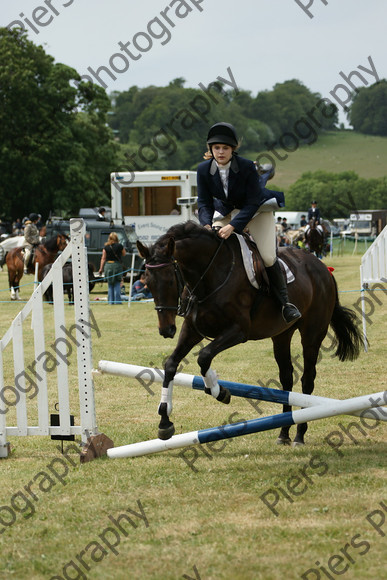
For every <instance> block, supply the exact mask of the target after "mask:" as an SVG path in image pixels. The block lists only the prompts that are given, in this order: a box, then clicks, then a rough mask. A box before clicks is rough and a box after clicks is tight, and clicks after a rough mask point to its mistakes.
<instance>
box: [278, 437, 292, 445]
mask: <svg viewBox="0 0 387 580" xmlns="http://www.w3.org/2000/svg"><path fill="white" fill-rule="evenodd" d="M291 442H292V440H291V439H289V438H288V439H285V438H284V437H278V439H277V441H276V444H277V445H290V444H291Z"/></svg>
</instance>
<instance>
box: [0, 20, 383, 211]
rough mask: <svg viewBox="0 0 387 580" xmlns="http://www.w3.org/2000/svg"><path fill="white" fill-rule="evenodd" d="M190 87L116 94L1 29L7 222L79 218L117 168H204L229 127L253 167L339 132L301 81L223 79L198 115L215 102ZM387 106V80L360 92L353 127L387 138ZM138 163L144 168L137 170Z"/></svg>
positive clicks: (1, 147) (377, 187) (0, 112)
mask: <svg viewBox="0 0 387 580" xmlns="http://www.w3.org/2000/svg"><path fill="white" fill-rule="evenodd" d="M184 84H185V80H184V79H183V78H177V79H174V80H172V81H171V82H170V83H169V84H168V86H165V87H156V86H148V87H144V88H139V87H137V86H132V87H130V88H129V89H128V90H127V91H123V92H114V93H112V94H111V95H109V96H108V95H107V94H106V92H105V90H104V89H103V88H102V87H100V86H98V85H96V84H93V83H91V82H85V81H83V80H82V79H81V77H80V75H79V74H78V72H77V71H76V70H74V69H72V68H71V67H68V66H66V65H63V64H60V63H56V62H55V61H54V59H53V58H52V57H51V56H50V55H48V54H47V53H46V52H45V50H44V49H43V47H42V46H38V45H35V44H34V43H33V42H32V41H30V40H28V38H27V34H26V32H25V31H23V30H21V29H17V28H14V29H13V30H8V29H6V28H0V126H1V132H0V196H1V199H2V205H1V210H0V217H2V218H3V219H4V218H8V219H15V218H17V217H23V216H24V215H27V214H28V213H30V212H38V213H41V214H42V215H43V216H44V217H48V215H49V213H50V212H54V213H57V214H60V215H76V214H77V213H78V211H79V208H80V207H86V206H96V205H104V204H106V205H109V204H110V182H109V174H110V173H111V172H112V171H122V170H151V169H153V170H157V169H193V170H194V169H196V166H197V164H198V163H199V162H200V161H201V160H202V156H203V153H204V151H205V139H206V135H207V131H208V128H209V126H210V125H211V124H213V123H215V122H217V121H219V120H222V121H226V122H230V123H232V124H234V125H235V126H236V127H237V129H238V132H239V135H240V136H241V138H242V147H243V149H242V153H243V155H245V156H249V157H251V158H252V159H255V158H256V157H257V155H258V153H259V152H261V151H265V150H268V149H270V147H271V146H273V143H276V142H277V141H279V142H280V143H281V146H283V147H286V143H287V144H288V146H289V147H292V146H293V145H292V144H291V139H292V137H291V135H293V138H294V135H295V134H296V138H297V146H298V145H303V144H304V143H305V144H312V143H313V142H314V141H315V140H316V139H317V135H318V134H319V133H321V132H323V131H327V130H333V129H335V130H336V129H337V123H338V115H337V109H336V107H335V106H334V105H331V107H330V108H329V109H328V108H327V107H324V105H323V101H324V100H323V99H321V95H320V94H319V93H313V92H312V91H310V90H309V89H308V88H307V87H306V86H305V85H304V84H303V83H302V82H301V81H299V80H297V79H292V80H288V81H285V82H283V83H278V84H276V85H275V86H274V87H273V89H271V90H267V91H262V92H260V93H258V94H257V95H253V94H252V93H251V91H248V90H237V89H230V88H228V87H226V86H225V85H224V84H222V83H221V82H218V81H217V82H215V83H213V85H212V86H210V87H208V90H207V95H206V96H207V100H208V101H209V102H210V103H211V106H210V107H207V108H206V110H204V109H200V107H197V106H196V107H195V106H193V103H198V102H200V99H203V98H204V96H205V93H204V92H203V90H202V89H199V88H198V89H194V88H185V87H184ZM208 91H211V94H212V98H209V97H208V95H209V93H208ZM386 97H387V81H380V82H378V83H376V84H375V85H372V86H371V87H369V88H362V89H360V90H359V91H358V92H357V93H356V94H354V96H353V103H352V106H351V108H350V110H349V119H350V122H351V123H352V124H353V127H354V128H355V130H357V131H360V132H364V133H370V134H375V135H387V121H386V119H387V115H386V113H387V111H386V108H387V98H386ZM289 139H290V141H289ZM289 150H290V149H289ZM134 163H137V165H138V167H131V166H130V164H132V165H133V164H134ZM355 176H356V174H352V177H351V178H347V177H345V178H342V179H340V180H337V179H336V178H330V181H329V186H332V187H333V188H338V189H337V191H338V192H339V191H341V188H342V187H343V186H342V185H340V186H339V185H338V184H339V182H340V184H341V183H342V182H345V183H346V185H347V186H351V187H353V188H355V189H356V188H360V189H361V188H362V187H363V186H364V183H363V182H362V183H361V184H360V183H359V182H360V181H361V180H359V178H358V177H357V176H356V178H355ZM324 179H325V178H324ZM324 179H323V178H322V176H321V173H318V175H317V176H315V177H313V176H311V175H309V174H308V176H307V177H305V176H303V178H302V181H303V182H307V187H309V186H310V187H312V191H314V192H316V196H318V197H319V198H321V196H322V195H323V186H324V184H325V185H326V182H325V181H324ZM363 181H365V180H363ZM368 181H372V184H371V185H370V184H367V187H366V188H365V191H368V192H370V191H371V193H372V195H371V197H368V200H364V203H365V205H366V206H368V207H369V208H370V207H372V206H371V205H370V204H371V203H372V204H379V203H383V204H384V205H385V206H386V205H387V203H386V201H385V193H384V192H385V183H382V182H381V183H374V182H373V181H375V180H368ZM376 181H378V180H376ZM379 181H380V180H379ZM382 181H383V180H382ZM383 188H384V189H383ZM320 190H321V193H318V192H320ZM304 191H305V187H304V185H302V184H299V183H297V184H294V186H293V187H292V188H291V190H290V191H289V193H288V195H287V202H288V205H289V209H290V207H291V204H293V202H294V203H297V206H298V207H300V204H301V205H303V203H301V201H302V200H303V197H302V196H303V195H304ZM335 191H336V189H335ZM354 191H355V190H354ZM356 191H357V190H356ZM297 196H300V198H299V202H298V201H297V202H296V198H297ZM310 196H311V193H310V192H309V193H308V199H310ZM371 200H372V201H371ZM359 203H360V193H359Z"/></svg>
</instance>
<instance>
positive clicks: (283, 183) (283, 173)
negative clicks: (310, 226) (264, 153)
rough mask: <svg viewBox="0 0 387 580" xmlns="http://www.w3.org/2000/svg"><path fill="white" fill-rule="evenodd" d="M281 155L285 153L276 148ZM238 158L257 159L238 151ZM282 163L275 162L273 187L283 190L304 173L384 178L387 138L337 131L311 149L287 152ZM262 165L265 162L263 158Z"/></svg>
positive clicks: (254, 156)
mask: <svg viewBox="0 0 387 580" xmlns="http://www.w3.org/2000/svg"><path fill="white" fill-rule="evenodd" d="M276 149H278V151H279V153H280V155H281V156H285V155H286V152H285V151H283V150H282V149H281V148H280V147H279V146H276ZM241 155H243V156H245V157H248V158H251V159H256V157H257V155H256V153H254V152H245V151H241ZM287 155H288V157H287V159H285V160H284V161H279V160H276V175H275V185H276V187H278V188H282V189H284V190H285V191H286V189H287V188H288V187H289V186H290V185H292V184H293V183H294V182H295V181H297V179H299V178H300V177H301V175H302V174H303V173H305V172H307V171H318V170H322V171H328V172H332V173H339V172H341V171H355V172H356V173H357V174H358V175H359V176H360V177H364V178H365V179H370V178H372V177H384V176H385V175H386V157H387V139H386V138H385V137H376V136H372V135H362V134H360V133H355V132H354V131H336V132H333V131H332V132H328V133H325V134H322V135H320V136H319V137H318V139H317V141H316V142H315V143H314V144H313V145H311V146H302V147H299V148H298V149H297V150H296V151H295V152H294V153H288V154H287ZM261 162H262V163H266V162H268V160H266V159H265V158H262V161H261Z"/></svg>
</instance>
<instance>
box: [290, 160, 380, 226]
mask: <svg viewBox="0 0 387 580" xmlns="http://www.w3.org/2000/svg"><path fill="white" fill-rule="evenodd" d="M312 199H317V201H318V205H319V207H320V211H321V214H322V216H323V218H325V219H333V218H339V217H344V218H346V217H348V216H349V215H350V214H351V213H356V212H357V211H361V210H364V209H382V208H384V207H386V206H387V180H386V178H384V177H382V178H379V179H375V178H374V179H364V178H360V177H359V176H358V175H357V173H355V172H354V171H343V172H341V173H328V172H327V171H315V172H307V173H304V174H303V175H302V176H301V177H300V179H298V180H297V181H296V182H295V183H294V184H293V185H291V186H290V188H289V190H288V192H287V194H286V209H287V210H291V211H299V210H300V209H302V210H304V209H306V208H308V207H309V206H310V202H311V200H312Z"/></svg>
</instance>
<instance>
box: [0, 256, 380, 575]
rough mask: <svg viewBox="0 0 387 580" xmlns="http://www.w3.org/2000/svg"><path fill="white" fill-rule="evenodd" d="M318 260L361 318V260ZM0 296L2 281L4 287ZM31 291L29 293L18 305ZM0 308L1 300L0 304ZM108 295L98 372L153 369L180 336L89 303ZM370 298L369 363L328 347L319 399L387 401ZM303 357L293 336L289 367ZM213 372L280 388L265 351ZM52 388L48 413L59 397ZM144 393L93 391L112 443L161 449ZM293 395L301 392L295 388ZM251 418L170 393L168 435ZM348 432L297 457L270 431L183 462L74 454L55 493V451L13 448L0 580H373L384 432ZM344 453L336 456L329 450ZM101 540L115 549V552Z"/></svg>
mask: <svg viewBox="0 0 387 580" xmlns="http://www.w3.org/2000/svg"><path fill="white" fill-rule="evenodd" d="M325 262H326V263H327V265H331V266H333V267H334V268H335V276H336V279H337V281H338V284H339V289H340V291H341V292H340V299H341V302H342V304H344V305H346V306H349V307H353V306H355V307H356V306H357V309H358V305H359V303H360V302H359V296H360V293H359V286H360V282H359V264H360V255H359V254H354V255H351V254H344V255H338V254H337V253H335V254H334V255H333V257H332V258H328V259H326V260H325ZM6 286H7V283H6V273H5V272H3V273H0V290H4V289H6ZM28 294H29V291H27V288H24V289H23V294H22V295H23V297H26V296H27V295H28ZM5 296H7V293H4V294H3V293H2V297H3V298H2V299H3V300H4V297H5ZM104 296H106V294H105V290H104V289H103V288H102V287H101V286H97V287H96V288H95V290H94V291H93V293H92V295H91V298H92V301H91V308H92V310H93V313H94V316H95V318H96V320H97V323H98V327H99V330H100V332H101V336H100V338H97V336H96V334H95V333H94V336H93V360H94V365H97V362H98V360H100V359H107V360H116V361H122V362H132V363H135V364H138V365H144V366H148V365H150V366H154V365H157V366H161V365H162V361H163V359H164V358H165V356H167V355H168V354H169V353H170V352H171V351H172V349H173V346H174V344H175V343H176V339H174V340H173V341H166V340H164V339H163V338H161V337H160V336H159V335H158V332H157V320H156V314H155V311H154V309H153V305H152V304H151V303H148V304H140V303H136V304H133V305H132V306H131V308H130V309H128V308H127V306H126V305H123V306H115V307H110V306H108V305H107V304H106V303H105V302H102V301H96V300H95V298H97V297H104ZM378 298H379V302H380V304H379V303H377V302H376V301H375V302H374V306H375V310H374V312H373V314H372V315H370V318H371V324H369V325H368V333H369V340H370V350H369V352H368V354H365V353H363V352H362V353H361V354H360V357H359V358H358V359H357V360H356V361H353V362H346V363H340V362H339V361H338V360H337V359H335V358H331V353H330V351H329V349H328V350H327V348H328V346H329V341H328V342H326V343H325V346H326V350H325V353H324V354H323V356H322V360H321V361H320V363H319V365H318V375H317V382H316V389H315V393H316V394H318V395H324V396H331V397H337V398H347V397H351V396H356V395H361V394H368V393H372V392H377V391H380V390H383V389H386V388H387V386H386V382H387V380H386V375H385V365H384V361H385V352H386V346H387V337H386V332H385V328H386V322H387V299H386V296H385V294H384V293H383V292H380V291H379V294H378ZM20 308H21V305H20V304H15V303H3V304H2V305H1V308H0V332H1V335H3V334H4V332H5V331H6V329H7V328H8V326H9V324H10V322H11V321H12V320H13V318H14V316H15V315H16V314H17V312H18V311H19V310H20ZM44 314H45V320H46V324H47V326H48V337H47V345H50V344H51V342H50V341H52V340H53V331H52V330H51V328H52V320H53V319H52V306H50V305H48V304H45V305H44ZM72 316H73V307H72V306H70V305H66V318H67V320H68V321H69V322H70V320H71V318H72ZM180 324H181V322H180V321H179V325H180ZM28 327H29V324H28V323H27V325H26V329H25V338H26V341H25V342H26V344H25V345H24V348H25V356H26V360H30V359H31V360H32V359H33V358H34V353H33V347H32V344H31V341H30V340H29V336H30V335H29V333H30V330H29V328H28ZM300 348H301V347H300V342H299V340H298V339H295V340H294V350H293V357H294V358H296V357H297V356H299V355H300V352H301V350H300ZM7 351H8V349H6V351H5V352H4V360H5V364H4V368H5V372H6V375H7V380H9V377H10V376H11V371H12V369H11V368H10V362H9V360H8V358H7V356H8V355H7ZM297 360H298V358H297ZM70 362H71V365H70V367H69V369H70V370H69V372H70V383H71V385H72V387H73V389H74V391H75V394H74V408H75V409H76V407H75V399H76V396H77V392H76V390H77V385H76V376H75V372H76V369H75V364H74V361H73V359H72V358H71V357H70ZM184 364H185V367H184V372H188V373H193V374H197V373H198V368H197V365H196V362H195V357H194V356H193V355H192V354H190V355H189V356H188V357H187V360H186V362H185V363H184ZM214 368H215V369H216V370H217V372H218V373H219V375H220V376H221V377H222V378H224V379H230V380H236V381H241V382H247V383H255V384H262V385H266V386H275V385H274V383H273V381H274V380H275V379H277V368H276V365H275V362H274V359H273V355H272V349H271V342H270V341H263V342H249V343H246V344H243V345H240V346H237V347H235V348H233V349H231V350H229V351H226V352H225V353H222V354H220V355H219V356H218V357H217V358H216V360H215V363H214ZM52 374H54V373H52ZM298 375H299V373H297V374H296V378H297V379H298ZM50 378H51V377H50ZM52 383H54V380H53V381H52ZM49 388H50V392H51V399H50V400H51V402H52V404H54V402H55V393H54V384H50V387H49ZM151 390H152V392H154V393H155V395H151V394H150V393H149V392H148V391H147V390H146V389H145V388H144V387H142V386H141V385H140V384H139V382H138V381H136V380H130V379H128V380H126V379H122V378H118V377H109V376H107V375H104V376H97V377H96V378H95V396H96V408H97V418H98V426H99V428H100V430H101V431H102V432H104V433H106V434H107V435H108V436H109V437H111V438H112V439H113V440H114V442H115V445H116V446H118V445H124V444H127V443H130V442H135V441H141V440H146V439H151V438H154V437H155V436H156V430H157V423H158V416H157V406H158V401H159V392H160V388H159V386H157V385H151ZM295 390H297V391H300V382H299V380H297V384H296V385H295ZM31 403H32V405H31V406H32V416H33V414H34V412H35V411H34V405H33V403H34V401H31ZM258 409H261V410H262V412H263V414H264V415H270V414H273V413H277V412H279V411H280V408H279V407H278V406H276V405H274V404H270V403H260V404H259V407H258ZM12 411H13V409H12V410H11V411H10V417H11V415H12ZM50 411H53V409H50ZM233 413H237V415H234V416H232V414H233ZM75 414H76V415H77V411H75ZM258 414H259V410H257V408H254V407H253V406H251V405H250V404H249V403H248V402H247V401H245V400H241V399H237V398H233V399H232V401H231V404H230V406H228V407H226V406H223V405H221V404H219V403H217V402H216V401H213V400H212V399H210V398H208V397H206V396H205V395H204V394H203V393H201V392H196V391H190V390H185V389H179V388H176V389H175V397H174V412H173V417H174V422H175V426H176V431H177V433H183V432H187V431H191V430H195V429H199V428H204V427H210V426H216V425H220V424H222V423H224V422H230V421H235V420H238V419H239V420H242V419H250V418H253V417H256V416H257V415H258ZM351 423H352V424H354V423H356V424H357V425H359V421H358V420H355V419H353V418H350V417H337V418H335V419H327V420H322V421H318V422H314V423H311V424H310V426H309V430H308V433H307V445H306V446H305V447H304V448H301V449H300V448H297V449H292V448H288V447H286V448H283V447H278V446H276V445H275V439H276V433H274V432H272V431H268V432H264V433H260V434H256V435H250V436H246V437H239V438H236V439H234V440H230V441H225V442H218V443H216V444H212V446H210V445H209V446H204V447H197V448H195V450H193V449H192V450H189V451H188V452H185V451H184V450H181V451H179V450H176V451H171V452H167V453H162V454H158V455H150V456H147V457H140V458H136V459H123V460H109V459H107V458H104V459H101V460H98V461H94V462H92V463H88V464H85V465H82V466H81V465H79V464H78V461H77V455H76V453H75V452H74V453H70V454H69V455H68V457H69V458H70V459H69V460H67V463H66V464H65V465H66V466H67V469H68V473H67V474H66V473H65V471H66V468H65V467H64V466H62V467H63V473H64V475H63V478H62V482H60V481H59V480H58V479H57V478H56V477H54V475H53V473H52V472H51V471H50V469H49V466H50V465H51V466H52V464H51V462H52V461H53V460H57V459H58V458H60V457H61V456H60V454H59V452H58V450H57V449H56V444H57V442H52V441H50V440H49V439H47V438H44V437H20V438H18V437H12V438H11V444H12V455H11V457H10V458H9V459H7V460H3V461H2V462H1V468H2V483H3V485H2V489H1V492H0V495H1V498H0V522H3V523H4V522H5V523H6V522H10V521H11V518H12V517H13V516H12V513H13V514H14V516H15V521H14V522H13V523H12V525H9V526H8V527H6V526H5V525H4V524H3V525H1V526H0V542H1V543H2V558H1V563H0V578H1V579H6V580H9V579H13V578H14V579H17V580H24V579H25V580H27V579H28V580H41V579H45V578H72V579H74V578H76V579H78V578H90V579H93V580H110V579H111V580H113V579H114V580H127V579H141V580H172V579H173V580H175V579H178V578H183V577H185V578H194V579H196V578H201V579H202V580H204V579H206V580H215V579H216V580H246V579H254V580H280V579H281V580H282V579H284V578H286V579H287V580H293V579H296V578H297V579H298V578H301V577H302V576H301V575H302V574H305V573H306V571H307V570H309V569H311V568H312V569H315V570H316V572H315V573H312V572H310V573H309V575H308V576H307V578H308V580H309V579H310V578H313V579H314V578H320V577H321V578H325V577H326V574H325V573H324V570H323V569H325V570H327V572H328V573H330V574H331V575H332V576H335V575H336V574H337V573H339V571H340V572H341V571H343V570H344V569H345V568H346V567H347V572H346V574H347V576H346V577H348V578H351V579H359V580H360V579H361V580H367V579H372V580H374V579H375V578H381V577H382V574H383V573H382V572H381V570H383V569H384V565H385V538H384V537H383V535H382V534H383V533H387V524H385V525H384V528H383V518H384V517H385V511H384V509H383V507H382V505H381V504H380V502H382V501H383V500H385V491H386V483H387V477H386V425H384V424H381V425H377V426H374V425H372V424H371V423H370V424H369V427H364V426H363V427H361V425H360V427H361V428H362V431H359V428H358V427H355V426H354V425H352V427H351V428H350V430H349V435H348V434H346V430H347V429H348V426H349V425H350V424H351ZM293 430H294V428H293ZM339 441H340V442H341V446H340V448H339V449H336V450H335V449H333V446H334V445H336V444H338V442H339ZM329 443H330V444H329ZM65 447H66V443H65ZM189 464H191V465H192V466H193V468H194V469H192V468H190V467H189ZM57 466H58V467H59V463H58V464H57ZM30 482H33V484H30ZM25 488H27V490H28V489H30V492H32V493H33V494H34V496H35V497H33V496H32V495H31V493H30V494H28V491H27V490H26V489H25ZM289 490H292V491H289ZM18 492H22V493H23V495H24V496H25V498H27V499H23V497H22V495H21V493H18ZM263 499H265V500H266V503H265V502H264V501H263ZM27 500H29V502H30V504H29V505H28V506H27ZM275 502H276V505H274V503H275ZM127 510H131V511H129V512H128V511H127ZM142 510H143V511H142ZM273 510H276V511H277V512H278V515H275V514H274V513H273ZM375 510H379V511H378V512H375ZM372 512H375V513H374V514H372ZM124 514H126V515H127V516H128V517H129V518H130V519H131V521H128V519H125V518H124V517H123V515H124ZM144 514H145V515H144ZM120 517H121V519H120V521H119V523H120V524H121V531H120V533H119V534H118V537H117V532H116V533H114V532H113V531H111V529H113V530H114V529H115V530H117V529H118V528H117V526H114V525H113V521H112V519H110V518H115V519H116V520H117V519H118V518H120ZM372 522H374V525H375V526H376V525H377V523H378V522H380V528H379V531H378V530H377V529H375V527H374V526H373V525H372ZM4 527H5V528H6V529H5V530H4V531H3V533H1V530H2V529H3V528H4ZM108 528H111V529H110V530H109V529H108ZM104 540H106V541H107V542H108V543H110V545H113V544H114V543H116V544H117V545H116V547H115V548H109V547H108V545H107V544H106V542H105V541H104ZM335 555H336V556H337V557H336V558H335V557H334V556H335ZM77 556H78V557H77ZM340 558H342V559H340ZM316 562H319V563H320V564H316ZM333 569H335V570H336V572H333ZM319 574H320V575H319ZM304 577H305V576H304Z"/></svg>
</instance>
